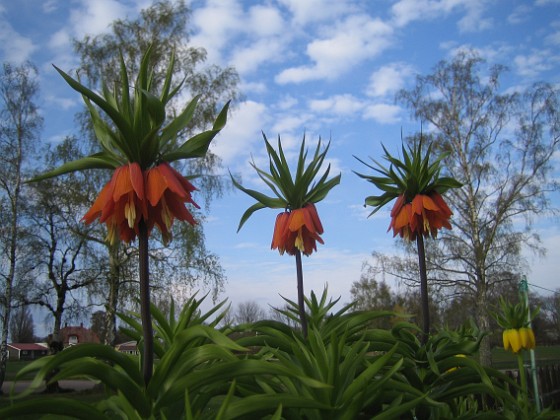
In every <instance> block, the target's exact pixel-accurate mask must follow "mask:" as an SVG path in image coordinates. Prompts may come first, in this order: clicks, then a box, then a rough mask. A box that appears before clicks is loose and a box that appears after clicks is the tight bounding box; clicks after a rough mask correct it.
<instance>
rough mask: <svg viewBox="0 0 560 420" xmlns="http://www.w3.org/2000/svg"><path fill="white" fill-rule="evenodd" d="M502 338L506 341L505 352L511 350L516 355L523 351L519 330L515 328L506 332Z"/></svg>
mask: <svg viewBox="0 0 560 420" xmlns="http://www.w3.org/2000/svg"><path fill="white" fill-rule="evenodd" d="M502 338H503V340H504V349H505V350H511V351H512V352H514V353H518V352H519V350H521V336H520V334H519V330H517V329H514V328H510V329H509V330H504V332H503V334H502Z"/></svg>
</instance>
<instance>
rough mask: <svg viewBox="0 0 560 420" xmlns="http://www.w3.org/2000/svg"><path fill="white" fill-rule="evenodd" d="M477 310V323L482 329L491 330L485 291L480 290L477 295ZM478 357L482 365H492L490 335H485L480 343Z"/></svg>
mask: <svg viewBox="0 0 560 420" xmlns="http://www.w3.org/2000/svg"><path fill="white" fill-rule="evenodd" d="M475 311H476V314H475V316H476V323H477V325H478V328H479V329H480V331H482V332H484V331H490V316H489V315H488V303H487V299H486V294H485V293H484V292H479V293H478V295H477V299H476V308H475ZM478 359H479V362H480V364H481V365H483V366H489V367H490V366H492V347H491V345H490V337H488V336H486V337H484V338H483V339H482V342H481V343H480V349H479V351H478Z"/></svg>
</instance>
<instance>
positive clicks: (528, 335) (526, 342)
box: [519, 328, 535, 350]
mask: <svg viewBox="0 0 560 420" xmlns="http://www.w3.org/2000/svg"><path fill="white" fill-rule="evenodd" d="M519 336H520V338H521V346H522V347H523V348H524V349H527V350H530V349H534V348H535V333H534V332H533V330H532V329H531V328H520V329H519Z"/></svg>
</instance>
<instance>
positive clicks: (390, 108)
mask: <svg viewBox="0 0 560 420" xmlns="http://www.w3.org/2000/svg"><path fill="white" fill-rule="evenodd" d="M400 112H401V108H400V107H398V106H396V105H390V104H372V105H368V106H367V107H366V109H365V111H364V118H366V119H372V120H374V121H377V122H378V123H382V124H393V123H396V122H398V121H399V114H400Z"/></svg>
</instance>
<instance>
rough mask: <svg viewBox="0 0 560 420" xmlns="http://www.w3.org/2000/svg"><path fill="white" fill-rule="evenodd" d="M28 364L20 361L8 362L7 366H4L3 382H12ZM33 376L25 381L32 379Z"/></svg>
mask: <svg viewBox="0 0 560 420" xmlns="http://www.w3.org/2000/svg"><path fill="white" fill-rule="evenodd" d="M29 363H30V362H28V361H21V360H8V364H7V366H6V377H5V379H4V380H5V381H13V380H14V379H15V378H16V375H17V373H18V372H19V371H20V370H21V369H22V368H23V367H24V366H27V365H28V364H29ZM32 378H33V375H29V376H28V377H26V378H25V379H32Z"/></svg>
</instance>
